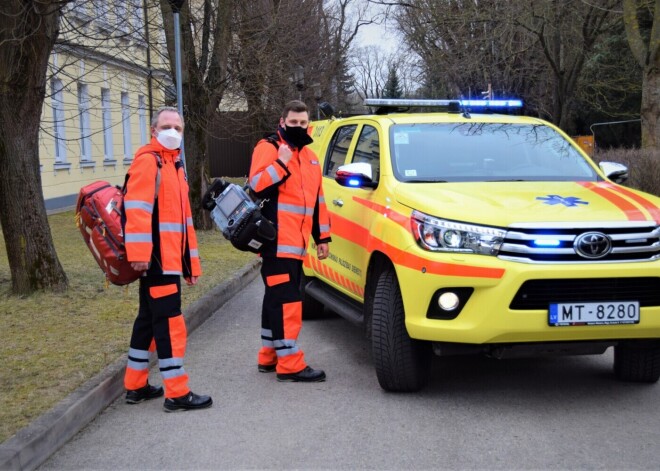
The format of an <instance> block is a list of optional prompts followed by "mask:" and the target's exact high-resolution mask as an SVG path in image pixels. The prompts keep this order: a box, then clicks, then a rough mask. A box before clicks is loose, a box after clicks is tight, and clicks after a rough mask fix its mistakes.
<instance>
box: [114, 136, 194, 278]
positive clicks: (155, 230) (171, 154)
mask: <svg viewBox="0 0 660 471" xmlns="http://www.w3.org/2000/svg"><path fill="white" fill-rule="evenodd" d="M153 153H156V154H158V155H159V156H160V158H161V164H162V165H161V169H160V187H159V189H158V199H157V200H156V201H157V204H156V205H155V206H154V195H155V191H156V175H157V173H158V162H157V160H156V159H155V158H153V156H152V155H149V154H153ZM145 154H147V155H145ZM128 175H129V178H128V183H127V186H126V195H125V196H124V211H125V213H126V226H125V228H124V239H125V244H126V253H127V257H128V260H129V261H130V262H149V261H150V262H151V263H152V266H151V267H150V269H149V272H150V273H161V274H164V275H183V276H185V277H188V276H200V275H201V274H202V269H201V264H200V261H199V253H198V249H197V236H196V235H195V229H194V227H193V222H192V213H191V210H190V201H189V200H188V182H187V181H186V178H185V172H184V169H183V164H182V163H181V160H180V158H179V151H178V150H175V151H171V150H168V149H166V148H164V147H163V146H162V145H160V143H159V142H158V141H157V140H156V139H155V138H152V139H151V142H150V143H149V144H147V145H146V146H143V147H141V148H140V149H138V151H137V152H136V153H135V158H134V159H133V163H132V164H131V167H130V168H129V170H128Z"/></svg>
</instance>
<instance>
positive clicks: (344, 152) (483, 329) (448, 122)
mask: <svg viewBox="0 0 660 471" xmlns="http://www.w3.org/2000/svg"><path fill="white" fill-rule="evenodd" d="M365 104H366V105H367V106H369V107H372V110H373V114H369V115H363V116H355V117H347V118H334V117H333V118H330V119H326V120H321V121H317V122H314V123H312V125H311V126H310V128H311V129H310V134H311V136H312V138H313V139H314V143H313V144H311V146H310V147H312V148H313V150H314V151H315V152H316V153H317V154H318V156H319V159H320V160H321V162H322V169H323V176H324V179H323V189H324V193H325V201H326V205H327V206H328V208H329V210H330V213H331V227H332V243H331V244H330V252H331V255H330V257H329V258H328V259H326V260H322V261H320V260H318V259H317V258H316V250H315V247H314V246H313V243H312V246H310V247H309V250H308V255H307V258H306V259H305V261H304V273H305V287H304V289H305V300H304V303H303V311H304V316H305V317H307V318H309V317H312V316H318V315H319V314H320V313H321V312H322V311H323V309H324V306H325V307H328V308H329V309H330V310H332V311H334V312H337V313H338V314H340V315H342V316H343V317H345V318H347V319H349V320H351V321H353V322H354V323H357V324H360V325H363V326H364V328H365V332H366V335H367V337H368V338H369V339H370V341H371V344H372V357H373V361H374V364H375V369H376V374H377V377H378V381H379V383H380V385H381V387H382V388H383V389H385V390H387V391H416V390H419V389H421V388H422V387H423V386H424V384H425V382H426V380H427V378H428V375H429V365H430V360H431V355H432V353H435V354H436V355H463V354H485V355H489V356H492V357H496V358H507V357H515V356H521V355H525V356H529V355H547V354H553V355H558V354H602V353H604V352H605V350H606V349H607V348H609V347H614V376H615V377H616V378H618V379H620V380H625V381H637V382H655V381H657V380H658V378H660V198H658V197H656V196H653V195H649V194H645V193H642V192H640V191H636V190H633V189H630V188H627V187H625V186H622V185H621V183H623V182H625V180H626V178H627V171H628V170H627V168H626V167H625V166H623V165H620V164H616V163H612V162H602V163H601V164H600V165H595V164H594V162H592V161H591V160H590V159H589V157H588V156H587V155H586V154H585V153H584V152H583V151H582V150H580V148H579V147H578V146H577V145H576V144H575V142H573V141H572V140H571V139H570V138H569V137H568V136H566V135H565V134H564V133H563V132H562V131H561V130H560V129H558V128H556V127H555V126H553V125H552V124H550V123H548V122H545V121H543V120H540V119H537V118H530V117H524V116H520V115H516V114H515V113H513V114H510V113H509V114H507V113H501V114H499V113H498V111H499V110H498V106H502V107H504V108H507V109H511V108H514V107H517V106H519V102H516V101H501V102H495V101H490V102H485V103H480V102H479V103H478V102H468V101H455V100H388V99H380V100H367V101H366V102H365ZM413 110H422V112H413Z"/></svg>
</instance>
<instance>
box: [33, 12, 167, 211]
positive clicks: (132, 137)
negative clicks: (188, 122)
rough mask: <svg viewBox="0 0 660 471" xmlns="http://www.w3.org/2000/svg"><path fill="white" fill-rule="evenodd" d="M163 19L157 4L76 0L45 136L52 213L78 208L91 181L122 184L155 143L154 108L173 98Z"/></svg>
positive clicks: (58, 53) (67, 15)
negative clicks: (144, 148) (136, 157)
mask: <svg viewBox="0 0 660 471" xmlns="http://www.w3.org/2000/svg"><path fill="white" fill-rule="evenodd" d="M161 18H162V17H161V12H160V7H159V5H158V3H156V2H155V1H153V0H109V1H104V0H92V1H90V0H77V1H76V2H74V3H73V4H70V5H69V6H68V7H67V8H66V9H65V11H64V14H63V18H62V26H61V31H60V36H59V38H58V41H57V44H56V45H55V48H54V50H53V52H52V54H51V57H50V62H49V70H48V89H47V91H46V98H45V100H44V107H43V112H42V120H41V131H40V137H39V140H40V142H39V144H40V149H39V152H40V163H41V179H42V187H43V193H44V199H45V203H46V209H47V210H49V211H53V210H60V209H64V208H70V207H73V206H74V205H75V202H76V198H77V196H78V191H79V190H80V188H81V187H83V186H84V185H86V184H88V183H90V182H92V181H95V180H107V181H108V182H110V183H111V184H114V185H122V184H123V182H124V176H125V174H126V171H127V170H128V167H129V166H130V164H131V162H132V159H133V154H134V153H135V150H136V149H137V148H138V147H140V146H141V145H144V144H146V143H147V142H148V141H149V140H150V138H151V137H150V129H149V128H150V120H151V115H152V111H153V110H154V109H156V108H158V107H159V106H161V105H163V104H164V103H165V102H166V101H171V99H172V98H173V97H172V96H171V95H172V90H173V86H172V80H171V78H170V76H169V72H168V71H169V61H168V58H167V53H166V51H167V48H166V46H165V34H164V31H163V27H162V19H161ZM166 94H167V96H168V97H169V100H167V99H166Z"/></svg>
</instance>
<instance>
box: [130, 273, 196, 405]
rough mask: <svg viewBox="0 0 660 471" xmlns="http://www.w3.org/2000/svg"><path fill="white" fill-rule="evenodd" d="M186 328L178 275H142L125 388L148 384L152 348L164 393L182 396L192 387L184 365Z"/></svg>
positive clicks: (169, 395) (135, 387) (171, 395)
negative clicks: (182, 312) (156, 354)
mask: <svg viewBox="0 0 660 471" xmlns="http://www.w3.org/2000/svg"><path fill="white" fill-rule="evenodd" d="M186 339H187V331H186V324H185V320H184V318H183V315H182V314H181V279H180V277H179V276H178V275H150V276H145V277H142V278H140V308H139V310H138V315H137V318H136V319H135V323H134V324H133V334H132V336H131V344H130V349H129V351H128V364H127V365H126V374H125V376H124V386H125V387H126V389H129V390H131V389H139V388H141V387H144V386H145V385H146V384H147V379H148V376H149V352H150V351H153V350H154V347H155V349H156V351H157V353H158V367H159V369H160V373H161V376H162V377H163V385H164V386H165V397H181V396H184V395H186V394H188V392H189V391H190V389H189V388H188V375H187V374H186V372H185V370H184V369H183V358H184V356H185V353H186Z"/></svg>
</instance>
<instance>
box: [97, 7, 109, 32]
mask: <svg viewBox="0 0 660 471" xmlns="http://www.w3.org/2000/svg"><path fill="white" fill-rule="evenodd" d="M109 10H110V5H109V2H108V1H107V0H95V1H94V12H95V13H96V21H97V22H98V24H99V25H100V26H102V27H103V28H104V29H105V28H107V27H108V26H109V25H110V22H109V21H108V11H109Z"/></svg>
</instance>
